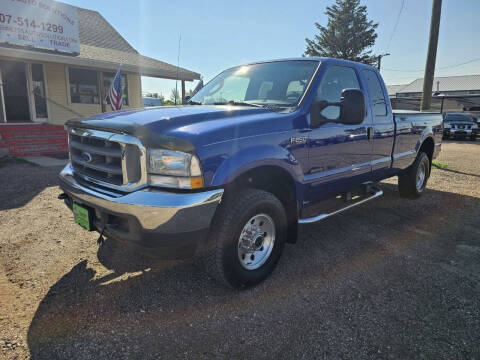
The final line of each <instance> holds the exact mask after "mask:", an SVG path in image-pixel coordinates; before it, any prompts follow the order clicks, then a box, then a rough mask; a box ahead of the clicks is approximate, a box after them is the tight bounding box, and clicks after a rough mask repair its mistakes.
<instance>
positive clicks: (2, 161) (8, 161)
mask: <svg viewBox="0 0 480 360" xmlns="http://www.w3.org/2000/svg"><path fill="white" fill-rule="evenodd" d="M12 164H28V161H27V160H23V159H22V158H18V157H14V156H4V157H1V158H0V167H2V166H7V165H12Z"/></svg>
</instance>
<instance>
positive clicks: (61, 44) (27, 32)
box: [0, 0, 80, 53]
mask: <svg viewBox="0 0 480 360" xmlns="http://www.w3.org/2000/svg"><path fill="white" fill-rule="evenodd" d="M1 42H7V43H11V44H21V45H29V46H33V47H38V48H44V49H53V50H61V51H67V52H73V53H79V52H80V41H79V38H78V14H77V9H76V8H75V7H74V6H70V5H67V4H62V3H58V2H56V1H52V0H2V1H1V3H0V43H1Z"/></svg>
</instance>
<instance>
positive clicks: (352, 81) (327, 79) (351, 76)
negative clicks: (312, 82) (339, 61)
mask: <svg viewBox="0 0 480 360" xmlns="http://www.w3.org/2000/svg"><path fill="white" fill-rule="evenodd" d="M344 89H360V85H359V82H358V77H357V74H356V72H355V70H353V69H352V68H350V67H346V66H332V67H330V68H328V69H327V71H326V72H325V75H323V78H322V82H321V83H320V86H319V87H318V91H317V100H319V101H328V102H339V101H340V97H341V95H342V91H343V90H344ZM321 115H322V116H323V117H325V118H327V119H328V120H335V119H338V117H339V116H340V108H339V107H338V106H327V107H326V108H324V109H323V110H322V112H321Z"/></svg>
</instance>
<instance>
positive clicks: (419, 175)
mask: <svg viewBox="0 0 480 360" xmlns="http://www.w3.org/2000/svg"><path fill="white" fill-rule="evenodd" d="M429 176H430V160H429V158H428V155H427V154H425V153H424V152H420V153H419V154H418V156H417V158H416V159H415V162H414V163H413V164H412V165H411V166H410V167H409V168H408V169H406V170H404V171H403V172H402V173H401V174H400V175H399V176H398V190H399V192H400V196H402V197H405V198H410V199H415V198H418V197H420V196H421V195H422V193H423V191H424V190H425V187H426V186H427V181H428V177H429Z"/></svg>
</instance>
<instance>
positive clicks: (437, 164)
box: [432, 161, 448, 169]
mask: <svg viewBox="0 0 480 360" xmlns="http://www.w3.org/2000/svg"><path fill="white" fill-rule="evenodd" d="M432 166H434V167H436V168H437V169H446V168H448V165H447V164H444V163H441V162H440V161H432Z"/></svg>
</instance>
